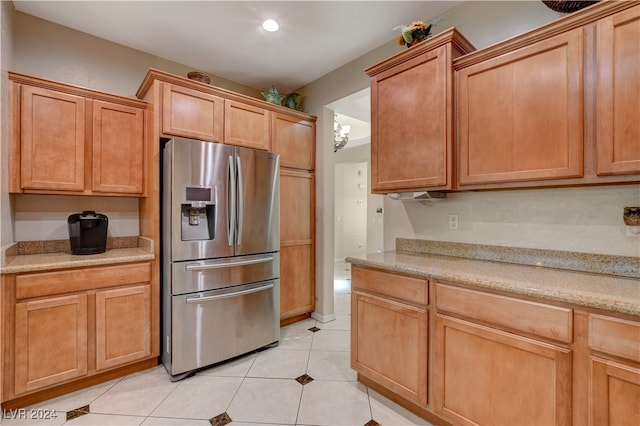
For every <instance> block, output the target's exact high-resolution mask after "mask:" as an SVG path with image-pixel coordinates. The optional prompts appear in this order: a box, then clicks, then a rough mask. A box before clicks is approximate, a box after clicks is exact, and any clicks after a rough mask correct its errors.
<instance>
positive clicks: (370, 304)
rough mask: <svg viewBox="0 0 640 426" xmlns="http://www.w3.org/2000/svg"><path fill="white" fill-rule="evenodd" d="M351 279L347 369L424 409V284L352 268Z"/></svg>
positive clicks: (425, 319)
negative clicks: (349, 366) (349, 356)
mask: <svg viewBox="0 0 640 426" xmlns="http://www.w3.org/2000/svg"><path fill="white" fill-rule="evenodd" d="M351 280H352V288H353V290H352V293H351V367H352V368H353V369H354V370H356V371H357V372H358V373H360V374H362V375H364V376H366V377H368V378H370V379H372V380H374V381H375V382H376V383H379V384H380V385H382V386H384V387H385V388H387V389H389V390H391V391H392V392H394V393H396V394H397V395H400V396H401V397H403V398H405V399H407V400H409V401H411V402H413V403H415V404H417V405H420V406H423V407H425V406H426V405H427V378H428V377H427V371H428V369H427V367H428V363H427V343H428V339H429V334H428V330H429V315H428V311H427V307H426V293H427V281H425V280H419V279H416V278H411V277H405V276H399V275H394V274H389V273H385V272H379V271H372V270H365V269H360V268H357V267H354V268H353V269H352V271H351ZM403 290H406V291H405V292H403Z"/></svg>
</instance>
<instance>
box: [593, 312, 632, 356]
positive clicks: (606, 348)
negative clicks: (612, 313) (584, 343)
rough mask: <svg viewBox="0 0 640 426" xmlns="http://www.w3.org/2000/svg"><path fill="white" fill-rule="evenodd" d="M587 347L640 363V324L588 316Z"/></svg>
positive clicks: (600, 316) (594, 315)
mask: <svg viewBox="0 0 640 426" xmlns="http://www.w3.org/2000/svg"><path fill="white" fill-rule="evenodd" d="M589 347H590V348H591V349H594V350H597V351H601V352H605V353H608V354H611V355H616V356H620V357H623V358H627V359H630V360H632V361H639V362H640V323H637V322H633V321H627V320H623V319H618V318H611V317H605V316H602V315H596V314H590V315H589Z"/></svg>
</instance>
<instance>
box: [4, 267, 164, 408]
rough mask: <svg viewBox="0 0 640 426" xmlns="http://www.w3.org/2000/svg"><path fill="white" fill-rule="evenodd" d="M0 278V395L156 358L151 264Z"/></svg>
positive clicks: (26, 392) (46, 388)
mask: <svg viewBox="0 0 640 426" xmlns="http://www.w3.org/2000/svg"><path fill="white" fill-rule="evenodd" d="M3 285H4V286H5V289H4V296H5V298H4V300H3V305H4V307H3V312H4V313H3V315H4V316H3V323H4V333H3V340H2V345H3V353H4V354H5V360H6V362H5V363H4V366H3V377H4V378H5V379H4V380H3V401H5V402H6V401H11V400H14V399H15V398H25V397H29V396H30V395H32V394H34V393H36V392H39V391H42V392H47V395H51V393H50V392H54V393H55V389H61V385H64V386H69V385H72V384H74V383H75V382H76V381H78V380H87V379H88V378H90V377H92V376H96V375H98V374H100V373H103V372H107V373H108V374H109V373H110V372H112V371H113V370H116V369H118V368H121V367H122V368H126V367H128V366H133V365H136V363H140V362H145V361H151V362H153V363H156V362H157V361H156V357H157V355H158V350H157V349H154V346H155V345H157V344H158V342H157V338H155V339H154V337H153V336H154V333H157V330H158V325H156V324H155V323H156V322H158V321H159V319H158V316H157V303H156V302H155V301H154V299H153V297H154V296H153V294H154V292H153V291H152V285H151V264H150V263H148V262H143V263H131V264H123V265H111V266H103V267H90V268H81V269H71V270H59V271H52V272H37V273H25V274H18V275H14V276H11V277H8V278H7V277H4V279H3ZM155 294H156V295H157V293H155ZM114 377H117V376H114ZM5 402H3V405H4V404H5ZM9 404H11V402H9Z"/></svg>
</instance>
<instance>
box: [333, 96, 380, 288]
mask: <svg viewBox="0 0 640 426" xmlns="http://www.w3.org/2000/svg"><path fill="white" fill-rule="evenodd" d="M327 106H328V107H329V108H331V109H332V110H333V111H334V112H335V120H336V122H337V123H339V126H335V125H334V129H335V128H336V127H341V128H342V129H344V128H345V127H346V128H347V129H349V134H348V142H347V143H346V144H344V146H343V147H341V148H339V149H337V150H336V152H335V153H334V293H336V294H339V293H350V291H351V270H350V264H348V263H346V262H345V261H344V259H345V258H346V257H348V256H360V255H365V254H367V253H374V252H377V251H382V247H383V226H384V220H383V196H382V195H375V194H371V193H370V187H369V175H370V161H371V106H370V90H369V88H366V89H363V90H361V91H359V92H356V93H354V94H352V95H349V96H347V97H345V98H342V99H339V100H338V101H336V102H333V103H332V104H330V105H327Z"/></svg>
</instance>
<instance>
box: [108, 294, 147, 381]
mask: <svg viewBox="0 0 640 426" xmlns="http://www.w3.org/2000/svg"><path fill="white" fill-rule="evenodd" d="M151 305H152V303H151V286H150V285H149V284H145V285H138V286H131V287H123V288H116V289H111V290H103V291H98V292H96V369H97V370H103V369H105V368H110V367H117V366H119V365H122V364H126V363H129V362H132V361H136V360H139V359H144V358H147V357H149V356H150V355H151Z"/></svg>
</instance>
